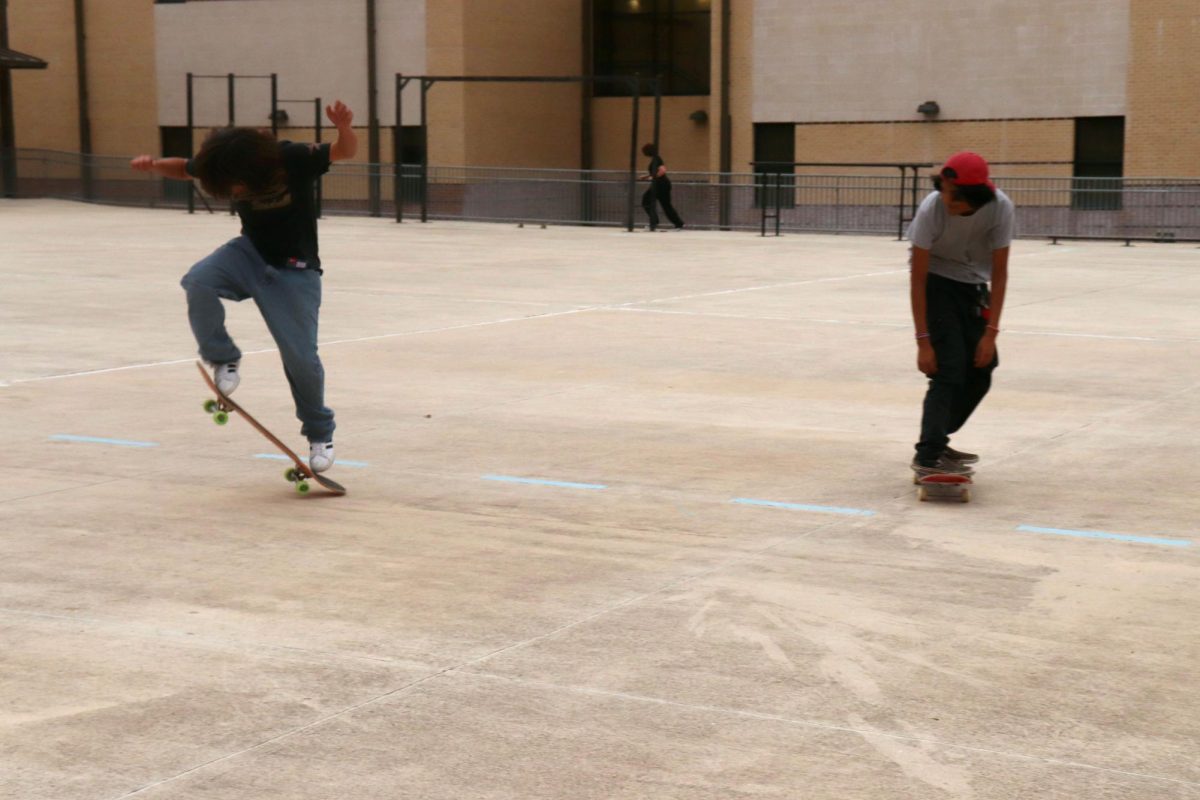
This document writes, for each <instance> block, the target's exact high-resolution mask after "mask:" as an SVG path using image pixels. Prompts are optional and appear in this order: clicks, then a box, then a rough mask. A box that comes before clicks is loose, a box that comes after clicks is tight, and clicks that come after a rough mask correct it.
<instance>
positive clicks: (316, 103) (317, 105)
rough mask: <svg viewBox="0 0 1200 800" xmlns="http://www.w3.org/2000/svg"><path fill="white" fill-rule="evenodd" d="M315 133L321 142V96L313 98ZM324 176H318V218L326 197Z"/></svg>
mask: <svg viewBox="0 0 1200 800" xmlns="http://www.w3.org/2000/svg"><path fill="white" fill-rule="evenodd" d="M313 133H314V135H315V136H316V139H317V144H320V143H321V133H322V127H321V98H319V97H317V98H315V99H314V100H313ZM324 185H325V179H324V177H318V178H317V218H318V219H320V218H321V213H322V212H321V201H322V200H324V198H325V191H324Z"/></svg>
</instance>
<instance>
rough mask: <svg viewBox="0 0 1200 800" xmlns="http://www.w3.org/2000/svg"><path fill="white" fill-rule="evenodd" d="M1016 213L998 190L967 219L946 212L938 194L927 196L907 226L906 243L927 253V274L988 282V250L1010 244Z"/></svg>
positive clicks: (990, 257) (989, 266) (989, 272)
mask: <svg viewBox="0 0 1200 800" xmlns="http://www.w3.org/2000/svg"><path fill="white" fill-rule="evenodd" d="M1015 223H1016V214H1015V213H1014V211H1013V204H1012V200H1009V199H1008V195H1006V194H1005V193H1004V192H1002V191H1000V190H999V189H997V190H996V199H995V200H993V201H992V202H990V203H988V204H987V205H986V206H984V207H983V208H981V209H979V210H978V211H976V212H975V213H974V214H972V215H970V216H969V217H954V216H951V215H950V214H949V212H947V211H946V206H945V204H944V203H942V198H941V195H940V194H938V193H937V192H934V193H933V194H931V195H929V196H928V197H926V198H925V200H924V201H923V202H922V203H921V207H920V208H918V209H917V215H916V216H915V217H913V221H912V224H910V225H909V226H908V240H909V241H910V242H912V243H913V245H915V246H916V247H920V248H921V249H922V250H928V251H929V271H930V272H932V273H933V274H934V275H941V276H942V277H943V278H949V279H951V280H955V281H959V282H961V283H987V282H989V281H990V280H991V279H992V251H993V250H1001V249H1003V248H1005V247H1008V246H1009V245H1010V244H1012V239H1013V232H1014V228H1015V227H1016V226H1015Z"/></svg>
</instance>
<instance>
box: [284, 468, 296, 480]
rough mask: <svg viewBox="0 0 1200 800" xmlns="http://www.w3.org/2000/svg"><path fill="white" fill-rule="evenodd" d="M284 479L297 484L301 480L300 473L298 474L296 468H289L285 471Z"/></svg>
mask: <svg viewBox="0 0 1200 800" xmlns="http://www.w3.org/2000/svg"><path fill="white" fill-rule="evenodd" d="M283 477H285V478H287V480H288V481H289V482H290V483H295V482H296V481H297V480H299V479H300V473H298V472H296V468H295V467H288V468H287V469H285V470H284V471H283Z"/></svg>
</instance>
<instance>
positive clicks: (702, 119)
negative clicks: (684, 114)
mask: <svg viewBox="0 0 1200 800" xmlns="http://www.w3.org/2000/svg"><path fill="white" fill-rule="evenodd" d="M688 119H690V120H691V121H692V122H694V123H696V124H697V125H705V124H707V123H708V112H707V111H705V110H704V109H703V108H702V109H700V110H699V111H693V112H692V113H691V114H688Z"/></svg>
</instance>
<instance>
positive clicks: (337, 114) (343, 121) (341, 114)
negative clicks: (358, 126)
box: [325, 100, 354, 130]
mask: <svg viewBox="0 0 1200 800" xmlns="http://www.w3.org/2000/svg"><path fill="white" fill-rule="evenodd" d="M325 116H327V117H329V121H330V122H332V123H333V126H334V127H335V128H337V129H338V130H341V129H342V128H348V127H350V125H351V123H353V122H354V112H353V111H351V110H350V107H349V106H347V105H346V104H345V103H343V102H342V101H341V100H338V101H336V102H335V103H334V104H333V105H331V106H325Z"/></svg>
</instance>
